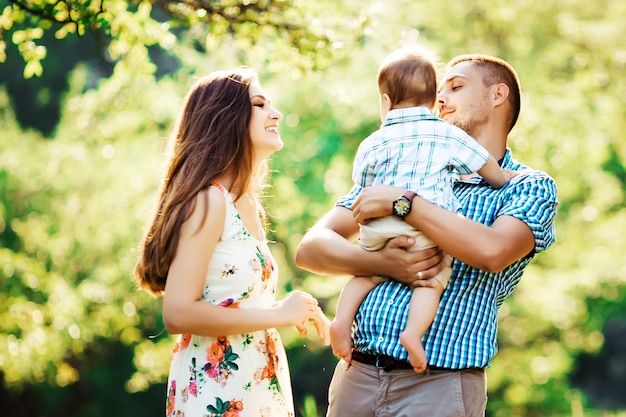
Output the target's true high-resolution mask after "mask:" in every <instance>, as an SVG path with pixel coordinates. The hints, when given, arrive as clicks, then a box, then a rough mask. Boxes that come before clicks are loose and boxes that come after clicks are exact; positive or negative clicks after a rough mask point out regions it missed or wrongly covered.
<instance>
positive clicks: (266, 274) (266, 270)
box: [250, 246, 274, 290]
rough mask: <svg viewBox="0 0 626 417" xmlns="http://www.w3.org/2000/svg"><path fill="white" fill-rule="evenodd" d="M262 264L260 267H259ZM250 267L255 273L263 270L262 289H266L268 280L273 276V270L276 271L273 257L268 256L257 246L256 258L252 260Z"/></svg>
mask: <svg viewBox="0 0 626 417" xmlns="http://www.w3.org/2000/svg"><path fill="white" fill-rule="evenodd" d="M259 265H260V268H259ZM250 267H251V268H252V270H253V271H254V272H255V273H258V272H259V271H260V272H261V281H262V282H263V288H262V290H265V289H266V288H267V285H268V282H267V281H268V280H269V279H270V278H271V276H272V272H273V271H274V264H273V263H272V258H270V257H269V256H266V255H265V254H264V253H263V252H262V251H261V249H260V248H259V247H258V246H257V248H256V259H251V260H250Z"/></svg>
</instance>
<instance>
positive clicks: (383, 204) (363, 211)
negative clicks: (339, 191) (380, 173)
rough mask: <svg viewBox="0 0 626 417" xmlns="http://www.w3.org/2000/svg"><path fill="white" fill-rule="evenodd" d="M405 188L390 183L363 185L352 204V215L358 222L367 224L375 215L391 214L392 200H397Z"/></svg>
mask: <svg viewBox="0 0 626 417" xmlns="http://www.w3.org/2000/svg"><path fill="white" fill-rule="evenodd" d="M405 192H406V190H405V189H404V188H400V187H392V186H390V185H373V186H371V187H363V189H362V190H361V194H360V195H359V197H358V198H357V199H356V200H355V202H354V204H353V205H352V215H353V216H354V219H355V220H356V221H357V222H358V223H360V224H367V223H368V222H369V221H370V220H371V219H374V218H376V217H384V216H391V215H392V214H393V212H392V210H391V208H392V205H393V202H394V200H397V199H398V198H400V196H402V194H404V193H405Z"/></svg>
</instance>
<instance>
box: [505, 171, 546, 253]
mask: <svg viewBox="0 0 626 417" xmlns="http://www.w3.org/2000/svg"><path fill="white" fill-rule="evenodd" d="M507 192H508V193H510V195H509V196H508V197H509V198H507V199H506V201H507V203H506V204H505V205H504V206H503V207H502V208H501V210H500V212H499V213H498V215H499V216H501V215H509V216H513V217H515V218H518V219H520V220H522V221H523V222H524V223H526V224H527V225H528V227H530V230H531V231H532V232H533V235H534V236H535V253H539V252H541V251H543V250H545V249H547V248H548V247H550V245H552V244H553V243H554V242H555V240H556V231H555V227H554V218H555V216H556V207H557V205H558V192H557V188H556V183H555V182H554V180H553V179H552V178H551V177H550V176H549V175H547V174H546V173H544V172H541V171H533V170H524V171H522V172H521V173H520V174H518V175H517V176H515V177H513V178H512V179H511V181H509V184H507Z"/></svg>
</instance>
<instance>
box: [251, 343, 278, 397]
mask: <svg viewBox="0 0 626 417" xmlns="http://www.w3.org/2000/svg"><path fill="white" fill-rule="evenodd" d="M262 348H263V344H259V349H260V350H262ZM265 353H266V354H267V364H266V366H265V368H263V369H259V370H258V371H257V372H256V373H255V374H254V378H255V379H256V380H257V383H260V382H261V381H263V380H266V381H268V382H269V389H270V390H272V391H274V392H275V393H280V392H281V388H280V383H279V382H278V377H277V376H276V369H277V366H278V355H277V354H276V345H275V343H274V339H273V338H272V337H271V336H269V335H268V338H267V344H266V346H265Z"/></svg>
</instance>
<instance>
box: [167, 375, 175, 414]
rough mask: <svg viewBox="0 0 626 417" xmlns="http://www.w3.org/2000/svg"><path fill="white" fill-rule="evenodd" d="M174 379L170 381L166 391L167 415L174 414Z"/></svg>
mask: <svg viewBox="0 0 626 417" xmlns="http://www.w3.org/2000/svg"><path fill="white" fill-rule="evenodd" d="M175 401H176V381H172V382H171V383H170V389H169V392H168V393H167V415H168V417H169V416H172V415H174V406H175V405H176V403H175Z"/></svg>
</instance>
